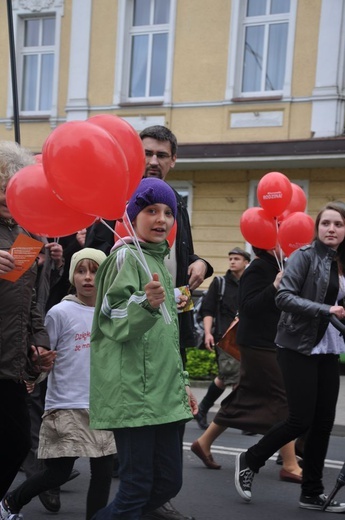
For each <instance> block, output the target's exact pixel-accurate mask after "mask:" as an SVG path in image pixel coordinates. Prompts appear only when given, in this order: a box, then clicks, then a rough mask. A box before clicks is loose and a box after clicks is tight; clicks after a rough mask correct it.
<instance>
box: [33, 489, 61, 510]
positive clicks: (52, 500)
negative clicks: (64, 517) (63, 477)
mask: <svg viewBox="0 0 345 520" xmlns="http://www.w3.org/2000/svg"><path fill="white" fill-rule="evenodd" d="M38 498H39V499H40V501H41V503H42V504H43V505H44V507H45V508H46V509H47V511H50V512H51V513H57V512H58V511H60V507H61V502H60V488H55V489H50V490H49V491H43V493H40V494H39V495H38Z"/></svg>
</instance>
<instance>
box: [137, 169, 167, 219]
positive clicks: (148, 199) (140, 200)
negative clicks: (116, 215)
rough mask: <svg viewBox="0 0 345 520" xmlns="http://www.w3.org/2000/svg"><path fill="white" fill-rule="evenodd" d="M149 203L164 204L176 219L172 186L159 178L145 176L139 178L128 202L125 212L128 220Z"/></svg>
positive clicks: (149, 204)
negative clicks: (139, 180)
mask: <svg viewBox="0 0 345 520" xmlns="http://www.w3.org/2000/svg"><path fill="white" fill-rule="evenodd" d="M151 204H166V205H167V206H169V208H170V209H171V211H172V213H173V215H174V219H176V212H177V203H176V195H175V193H174V191H173V190H172V188H170V186H169V184H167V183H166V182H165V181H162V180H161V179H156V178H154V177H147V178H146V179H142V180H141V182H140V184H139V186H138V187H137V189H136V190H135V192H134V193H133V195H132V196H131V198H130V200H129V202H128V206H127V214H128V218H129V220H130V222H133V220H134V219H135V218H136V216H137V215H138V213H140V211H142V210H143V209H144V208H146V206H151Z"/></svg>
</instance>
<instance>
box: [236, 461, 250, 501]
mask: <svg viewBox="0 0 345 520" xmlns="http://www.w3.org/2000/svg"><path fill="white" fill-rule="evenodd" d="M253 479H254V471H252V470H251V469H250V468H249V467H248V465H247V463H246V455H245V453H244V452H243V453H239V454H238V455H237V457H236V471H235V486H236V490H237V492H238V494H239V495H241V497H242V498H244V500H245V501H246V502H250V501H251V498H252V492H251V489H252V483H253Z"/></svg>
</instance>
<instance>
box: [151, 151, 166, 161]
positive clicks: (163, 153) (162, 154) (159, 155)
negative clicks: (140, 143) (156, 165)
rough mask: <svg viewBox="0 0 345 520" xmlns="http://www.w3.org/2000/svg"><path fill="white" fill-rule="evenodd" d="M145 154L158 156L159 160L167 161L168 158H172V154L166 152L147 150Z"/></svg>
mask: <svg viewBox="0 0 345 520" xmlns="http://www.w3.org/2000/svg"><path fill="white" fill-rule="evenodd" d="M145 155H146V157H147V158H150V159H151V157H153V156H154V155H155V156H156V157H157V160H158V161H165V160H166V159H170V157H171V155H169V154H168V153H165V152H156V153H155V152H153V151H152V150H145Z"/></svg>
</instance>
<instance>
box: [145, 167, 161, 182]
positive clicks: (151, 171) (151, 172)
mask: <svg viewBox="0 0 345 520" xmlns="http://www.w3.org/2000/svg"><path fill="white" fill-rule="evenodd" d="M147 177H156V178H157V179H162V180H163V175H162V172H161V171H160V170H158V169H157V170H156V169H155V168H151V167H147V168H146V169H145V173H144V179H145V178H147Z"/></svg>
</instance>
